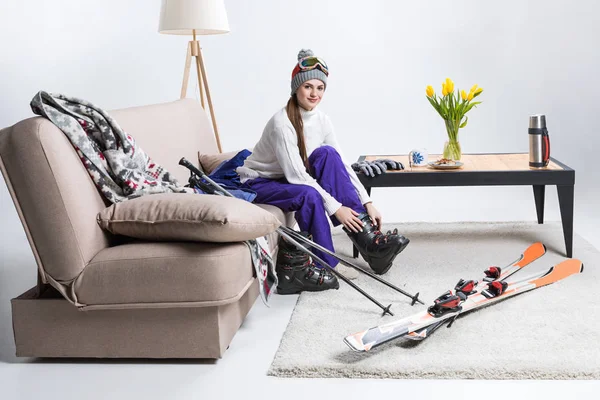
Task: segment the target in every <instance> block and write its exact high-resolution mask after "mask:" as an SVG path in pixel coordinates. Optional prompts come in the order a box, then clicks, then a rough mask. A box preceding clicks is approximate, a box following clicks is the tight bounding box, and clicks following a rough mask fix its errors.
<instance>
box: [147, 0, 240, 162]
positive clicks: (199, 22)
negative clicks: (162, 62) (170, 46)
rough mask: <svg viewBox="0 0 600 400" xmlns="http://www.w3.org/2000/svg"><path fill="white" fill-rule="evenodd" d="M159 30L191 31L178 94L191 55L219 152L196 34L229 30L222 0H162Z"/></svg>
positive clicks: (187, 75) (183, 90)
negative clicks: (205, 100) (206, 103)
mask: <svg viewBox="0 0 600 400" xmlns="http://www.w3.org/2000/svg"><path fill="white" fill-rule="evenodd" d="M158 31H159V32H160V33H165V34H171V35H192V40H191V41H190V42H189V43H188V47H187V56H186V59H185V67H184V70H183V82H182V85H181V98H182V99H183V98H185V97H186V94H187V86H188V81H189V78H190V67H191V63H192V59H194V60H195V64H196V73H197V75H198V86H199V88H200V102H201V104H202V108H204V109H205V110H206V105H205V102H204V94H205V93H206V99H207V101H208V109H209V111H210V117H211V120H212V124H213V130H214V133H215V139H216V141H217V148H218V149H219V152H223V150H222V149H221V140H220V138H219V130H218V128H217V121H216V119H215V111H214V109H213V104H212V99H211V97H210V90H209V88H208V79H207V78H206V69H205V68H204V59H203V58H202V49H201V47H200V42H199V41H198V39H197V37H196V36H197V35H215V34H220V33H227V32H229V22H228V21H227V13H226V11H225V3H224V0H162V5H161V10H160V23H159V28H158Z"/></svg>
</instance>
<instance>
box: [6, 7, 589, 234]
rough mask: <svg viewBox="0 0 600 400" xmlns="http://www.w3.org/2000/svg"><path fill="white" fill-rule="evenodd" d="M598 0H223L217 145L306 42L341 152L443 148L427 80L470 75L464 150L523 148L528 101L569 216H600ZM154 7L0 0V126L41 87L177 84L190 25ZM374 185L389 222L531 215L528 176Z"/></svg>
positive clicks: (141, 90)
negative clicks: (562, 171) (316, 61)
mask: <svg viewBox="0 0 600 400" xmlns="http://www.w3.org/2000/svg"><path fill="white" fill-rule="evenodd" d="M597 4H598V3H597V2H596V1H593V0H586V1H583V0H581V1H563V0H560V1H559V0H554V1H541V0H530V1H516V0H505V1H503V2H495V3H492V2H488V1H485V2H484V1H475V0H461V1H451V2H450V1H444V0H435V1H433V0H430V1H422V2H408V1H391V0H388V1H382V0H370V1H368V2H366V1H354V0H352V1H349V0H304V1H302V2H297V1H288V0H255V1H243V0H228V1H227V0H226V6H227V11H228V16H229V22H230V26H231V33H229V34H226V35H219V36H207V37H201V38H200V39H201V43H202V45H203V52H204V56H205V61H206V67H207V75H208V78H209V82H210V88H211V91H212V95H213V100H214V106H215V110H216V114H217V120H218V123H219V128H220V132H221V137H222V142H223V146H224V150H226V151H228V150H236V149H239V148H241V147H250V146H252V145H253V144H254V143H255V142H256V141H257V140H258V138H259V136H260V134H261V131H262V128H263V126H264V124H265V122H266V121H267V120H268V119H269V117H270V116H271V115H272V114H273V113H274V112H275V111H276V110H277V109H278V108H279V107H282V106H283V105H284V104H285V102H286V101H287V98H288V95H289V80H290V74H291V70H292V68H293V66H294V63H295V60H296V54H297V52H298V50H299V49H300V48H302V47H308V48H312V49H313V50H314V51H315V52H316V54H317V55H320V56H322V57H323V58H325V59H326V60H327V62H328V64H329V66H330V69H331V75H330V78H329V83H328V89H327V93H326V96H325V98H324V101H323V103H322V105H321V106H320V107H322V109H323V110H325V111H326V112H327V113H329V114H330V116H331V118H332V120H333V122H334V124H335V126H336V130H337V134H338V137H339V141H340V142H341V144H342V146H343V148H344V151H345V154H346V156H347V158H348V159H352V160H354V159H356V158H357V157H358V156H359V155H360V154H361V153H372V154H378V153H379V154H381V153H383V154H385V153H388V154H389V153H407V152H408V151H409V150H410V149H411V148H414V147H423V146H424V147H427V148H428V149H429V150H430V151H432V152H436V151H437V152H439V151H441V149H442V145H443V142H444V139H445V132H444V127H443V123H442V120H441V119H440V117H439V116H438V115H437V114H436V113H435V112H434V110H433V109H432V107H431V106H430V105H429V104H428V102H427V100H426V99H425V86H426V85H428V84H431V85H433V86H434V87H435V88H436V90H437V91H438V92H439V91H440V86H441V82H442V80H443V79H445V78H446V77H451V78H452V79H453V80H454V81H455V82H456V85H457V86H458V87H461V88H466V89H468V88H469V87H470V86H471V85H472V84H474V83H477V84H478V85H480V86H482V87H483V88H484V89H485V91H484V92H483V94H482V96H481V99H482V100H483V104H482V105H481V106H479V108H477V109H474V110H473V111H471V113H470V114H469V125H468V126H467V128H465V129H464V131H463V132H462V133H461V143H462V147H463V151H464V152H466V153H468V152H515V151H522V152H525V151H527V146H528V144H527V143H528V142H527V123H528V115H529V114H533V113H545V114H546V115H547V119H548V127H549V131H550V136H551V142H552V155H553V156H554V157H556V158H558V159H559V160H561V161H563V162H564V163H566V164H567V165H570V166H571V167H573V168H574V169H575V170H576V171H577V175H576V176H577V185H576V196H577V197H576V229H577V226H578V224H581V223H582V222H581V221H583V220H584V219H585V218H598V219H599V221H600V214H599V212H598V211H597V209H596V208H595V207H594V204H593V203H594V196H597V195H598V193H599V186H600V185H599V183H598V178H597V173H596V172H595V171H596V168H597V166H598V161H597V149H598V148H599V146H600V139H599V138H598V134H597V132H596V131H597V130H598V128H597V126H598V118H597V117H598V116H597V109H598V107H597V105H596V104H597V103H596V101H597V100H596V99H597V95H596V93H597V90H598V88H599V87H600V80H599V78H598V76H599V75H598V74H599V72H600V68H599V67H600V56H599V55H598V39H597V38H598V37H600V27H599V24H598V23H597V21H598V13H599V12H600V6H599V5H597ZM159 9H160V1H159V0H127V1H124V0H103V1H82V0H53V1H43V0H21V1H18V2H17V1H14V0H13V1H8V0H3V1H2V2H1V3H0V55H1V60H2V61H1V62H0V93H1V96H2V97H1V99H2V103H1V107H0V127H4V126H8V125H11V124H13V123H15V122H17V121H19V120H21V119H23V118H26V117H29V116H31V115H32V113H31V110H30V108H29V101H30V100H31V98H32V97H33V95H34V94H35V93H36V92H37V91H39V90H47V91H54V92H62V93H65V94H68V95H74V96H78V97H82V98H85V99H88V100H90V101H92V102H94V103H96V104H97V105H99V106H101V107H103V108H106V109H114V108H120V107H127V106H135V105H143V104H150V103H157V102H164V101H171V100H174V99H176V98H178V96H179V90H180V85H181V79H182V72H183V63H184V59H185V48H186V42H187V40H189V39H188V38H187V37H179V36H169V35H160V34H158V33H157V26H158V14H159ZM192 85H195V82H193V81H192ZM190 93H191V91H190ZM546 196H547V204H546V219H547V220H558V219H559V218H560V216H559V212H558V205H557V200H556V191H555V190H554V189H553V188H549V189H548V190H547V195H546ZM373 198H374V200H375V202H376V204H378V205H379V208H380V209H381V211H382V213H383V214H384V218H385V219H386V220H387V221H388V222H390V221H415V220H416V221H450V220H534V219H535V209H534V203H533V195H532V190H531V188H530V187H510V188H509V187H493V188H453V189H439V188H422V189H414V188H413V189H379V190H377V189H375V190H374V191H373ZM0 202H1V204H0V209H1V212H2V214H1V216H2V221H3V230H8V229H10V230H11V231H12V230H14V231H19V232H21V231H22V228H21V227H20V224H19V222H18V220H17V219H16V213H15V211H14V206H13V205H12V201H11V200H10V197H9V196H8V193H7V190H6V187H5V185H4V184H1V185H0Z"/></svg>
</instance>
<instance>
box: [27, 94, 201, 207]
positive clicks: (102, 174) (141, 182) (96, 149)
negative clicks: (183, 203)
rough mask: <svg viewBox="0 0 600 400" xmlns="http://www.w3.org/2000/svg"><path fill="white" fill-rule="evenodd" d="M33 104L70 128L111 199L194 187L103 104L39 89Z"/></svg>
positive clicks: (78, 148) (68, 131)
mask: <svg viewBox="0 0 600 400" xmlns="http://www.w3.org/2000/svg"><path fill="white" fill-rule="evenodd" d="M31 109H32V110H33V112H34V113H35V114H38V115H41V116H43V117H46V118H48V119H49V120H50V121H52V122H53V123H54V125H56V126H57V127H58V128H59V129H60V130H61V131H63V132H64V133H65V135H66V136H67V137H68V138H69V140H70V141H71V143H72V144H73V147H75V150H76V151H77V154H78V155H79V158H80V159H81V161H82V162H83V164H84V165H85V167H86V169H87V171H88V173H89V174H90V176H91V177H92V180H93V181H94V183H95V184H96V186H97V187H98V189H99V190H100V191H101V192H102V194H103V195H104V197H105V198H106V199H107V200H108V201H110V202H111V203H118V202H121V201H124V200H128V199H131V198H134V197H139V196H142V195H144V194H151V193H164V192H178V193H185V192H188V193H194V189H192V188H186V187H183V185H180V184H179V183H178V182H177V180H176V179H175V178H173V177H172V176H171V174H170V173H169V172H168V171H166V170H165V169H164V168H163V167H161V166H160V165H158V164H157V163H155V162H154V161H152V159H151V158H150V157H148V155H147V154H146V153H144V151H143V150H142V149H141V148H140V147H139V146H137V145H136V143H135V140H134V139H133V138H132V137H131V136H130V135H128V134H127V133H125V132H124V131H123V130H122V129H121V127H120V126H119V124H117V122H116V121H115V120H114V119H113V118H112V117H111V116H110V115H108V114H107V113H106V112H105V111H104V110H102V109H101V108H100V107H98V106H96V105H94V104H92V103H90V102H88V101H85V100H82V99H78V98H75V97H69V96H65V95H62V94H52V93H47V92H44V91H40V92H38V93H37V94H36V95H35V96H34V97H33V99H32V100H31Z"/></svg>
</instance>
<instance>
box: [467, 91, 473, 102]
mask: <svg viewBox="0 0 600 400" xmlns="http://www.w3.org/2000/svg"><path fill="white" fill-rule="evenodd" d="M467 100H469V101H471V100H473V92H469V95H468V96H467Z"/></svg>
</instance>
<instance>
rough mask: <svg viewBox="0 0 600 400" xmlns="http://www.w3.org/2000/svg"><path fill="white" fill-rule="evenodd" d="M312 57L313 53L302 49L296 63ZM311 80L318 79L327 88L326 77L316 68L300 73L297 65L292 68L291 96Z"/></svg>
mask: <svg viewBox="0 0 600 400" xmlns="http://www.w3.org/2000/svg"><path fill="white" fill-rule="evenodd" d="M310 56H314V53H313V52H312V50H310V49H302V50H300V52H299V53H298V61H300V60H301V59H303V58H305V57H310ZM311 79H318V80H320V81H321V82H323V83H324V84H325V87H327V75H326V74H325V73H324V72H323V71H321V70H320V69H318V68H313V69H311V70H309V71H301V70H300V68H299V67H298V64H296V66H295V67H294V70H293V71H292V93H291V94H290V95H291V96H293V95H294V93H296V90H298V88H299V87H300V85H302V84H303V83H304V82H306V81H310V80H311Z"/></svg>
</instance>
